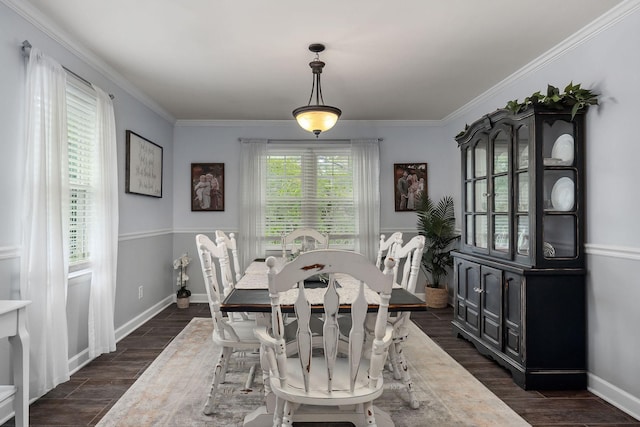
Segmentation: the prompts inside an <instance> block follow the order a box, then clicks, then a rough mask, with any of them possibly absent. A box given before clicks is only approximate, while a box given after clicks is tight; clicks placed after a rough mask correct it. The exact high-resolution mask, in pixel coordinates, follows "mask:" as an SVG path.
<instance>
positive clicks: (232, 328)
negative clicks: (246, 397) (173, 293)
mask: <svg viewBox="0 0 640 427" xmlns="http://www.w3.org/2000/svg"><path fill="white" fill-rule="evenodd" d="M196 248H197V249H198V255H199V258H200V265H201V267H202V275H203V277H204V283H205V288H206V291H207V298H208V301H209V309H210V311H211V318H212V320H213V332H212V339H213V343H214V345H215V347H216V350H219V351H220V355H219V357H218V360H217V363H216V366H215V368H214V371H213V378H212V381H211V388H210V390H209V395H208V396H207V402H206V403H205V406H204V409H203V412H204V413H205V414H207V415H209V414H211V413H213V412H214V410H215V407H216V406H217V402H216V394H217V392H218V387H219V385H220V384H221V383H224V381H225V375H226V373H227V369H228V367H229V361H230V359H231V355H232V353H233V352H235V351H245V352H246V351H250V352H254V351H258V349H259V348H260V342H259V341H258V339H257V338H256V336H255V335H254V331H253V329H254V327H255V325H256V323H255V321H254V320H253V319H244V318H232V317H229V316H225V314H224V313H223V312H222V311H220V303H221V302H222V295H223V293H222V292H221V286H220V285H219V283H218V279H217V274H216V266H215V263H214V260H218V261H220V260H223V259H225V258H226V259H227V261H228V256H229V255H228V251H227V248H226V246H225V244H224V242H223V241H222V240H220V242H219V243H218V244H216V243H214V242H212V241H211V239H209V237H207V236H206V235H204V234H198V235H197V236H196ZM220 268H221V270H222V269H223V268H224V267H222V266H220ZM222 276H223V277H224V274H222ZM223 280H224V279H223ZM256 365H257V364H256ZM255 369H256V366H255V365H254V366H252V367H251V369H250V370H249V372H248V375H249V379H248V380H247V382H246V384H249V385H250V384H251V381H252V380H253V377H254V375H255ZM247 388H248V386H247Z"/></svg>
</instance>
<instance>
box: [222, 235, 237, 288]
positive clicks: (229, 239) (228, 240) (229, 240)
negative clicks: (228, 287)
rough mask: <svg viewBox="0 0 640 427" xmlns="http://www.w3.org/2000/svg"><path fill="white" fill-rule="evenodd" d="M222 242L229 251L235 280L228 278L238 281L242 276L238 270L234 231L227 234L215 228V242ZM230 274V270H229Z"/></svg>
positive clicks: (234, 281)
mask: <svg viewBox="0 0 640 427" xmlns="http://www.w3.org/2000/svg"><path fill="white" fill-rule="evenodd" d="M221 239H222V241H223V242H224V244H225V246H226V247H227V249H228V250H229V251H231V258H232V260H233V271H234V272H235V280H234V279H233V278H230V279H231V281H232V282H233V283H234V284H235V283H238V280H240V278H241V277H242V271H241V270H240V260H239V259H238V245H237V243H236V236H235V233H229V235H228V236H227V235H226V234H225V232H224V231H222V230H216V243H218V242H220V240H221ZM229 273H230V274H231V271H229ZM232 277H233V276H232Z"/></svg>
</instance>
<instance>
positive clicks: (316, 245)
mask: <svg viewBox="0 0 640 427" xmlns="http://www.w3.org/2000/svg"><path fill="white" fill-rule="evenodd" d="M328 248H329V235H328V234H322V233H320V232H319V231H318V230H315V229H313V228H296V229H295V230H293V231H291V232H289V233H285V234H283V235H282V257H283V258H286V257H287V252H288V253H289V254H291V255H293V254H297V253H300V252H307V251H309V250H314V249H328Z"/></svg>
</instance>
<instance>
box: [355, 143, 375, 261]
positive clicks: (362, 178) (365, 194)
mask: <svg viewBox="0 0 640 427" xmlns="http://www.w3.org/2000/svg"><path fill="white" fill-rule="evenodd" d="M351 148H352V155H353V185H354V192H353V193H354V197H355V199H356V200H355V205H356V209H357V215H356V218H357V239H356V252H360V253H361V254H363V255H365V256H366V257H367V258H369V259H370V260H372V261H373V262H375V259H376V255H377V247H378V241H379V238H380V237H379V235H380V145H379V142H378V140H377V139H354V140H352V141H351Z"/></svg>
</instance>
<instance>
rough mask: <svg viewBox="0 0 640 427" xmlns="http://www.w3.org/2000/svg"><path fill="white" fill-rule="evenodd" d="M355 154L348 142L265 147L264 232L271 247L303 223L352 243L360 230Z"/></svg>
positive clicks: (337, 241)
mask: <svg viewBox="0 0 640 427" xmlns="http://www.w3.org/2000/svg"><path fill="white" fill-rule="evenodd" d="M353 192H354V185H353V159H352V154H351V148H350V147H349V146H344V145H338V144H333V145H328V146H324V147H317V146H314V147H308V146H293V145H275V144H270V145H269V147H268V149H267V165H266V198H265V199H266V206H265V236H266V239H267V249H275V248H280V245H281V240H280V239H281V236H282V234H283V233H286V232H289V231H291V230H293V229H295V228H299V227H311V228H314V229H316V230H318V231H319V232H321V233H323V234H329V238H330V240H331V246H332V247H340V248H344V249H353V248H354V247H355V236H356V230H357V218H356V214H355V208H354V193H353Z"/></svg>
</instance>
